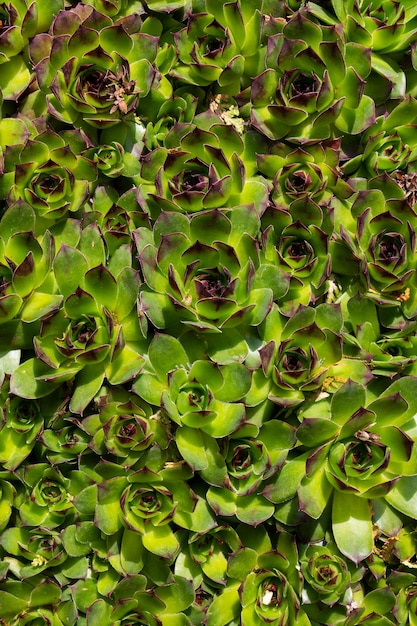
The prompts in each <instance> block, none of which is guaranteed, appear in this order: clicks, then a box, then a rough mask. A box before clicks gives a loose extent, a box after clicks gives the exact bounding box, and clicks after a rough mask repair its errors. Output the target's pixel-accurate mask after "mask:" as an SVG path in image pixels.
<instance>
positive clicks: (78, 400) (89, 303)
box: [11, 224, 144, 413]
mask: <svg viewBox="0 0 417 626" xmlns="http://www.w3.org/2000/svg"><path fill="white" fill-rule="evenodd" d="M79 248H80V249H78V248H76V247H72V246H68V245H66V244H62V245H61V247H60V249H59V250H58V252H57V254H56V256H55V259H54V277H55V279H56V281H57V283H58V285H59V287H60V289H61V292H62V293H63V294H64V295H65V300H64V301H63V306H62V307H61V308H59V309H58V310H56V311H54V312H52V314H51V315H49V316H48V317H46V318H44V319H43V320H42V323H41V328H40V333H39V335H37V336H36V337H35V338H34V348H35V353H36V357H35V358H29V359H28V360H26V361H24V362H23V363H22V364H21V365H20V366H19V368H17V369H16V370H15V371H14V373H13V374H14V375H13V378H12V382H11V389H13V392H14V393H16V395H19V396H21V397H24V398H39V397H43V396H47V395H49V394H50V393H52V392H53V391H55V390H56V389H57V387H59V386H60V385H61V384H62V383H65V382H67V381H69V380H73V379H74V377H75V376H77V375H78V376H77V380H76V382H75V386H76V387H77V386H78V392H76V390H75V388H74V392H73V396H72V402H71V403H70V407H69V408H70V410H71V411H72V412H75V413H82V412H83V411H84V409H85V408H86V406H87V405H88V403H89V402H90V401H91V399H92V398H93V397H94V396H95V395H96V393H98V391H99V390H100V388H101V386H102V384H103V381H104V379H105V378H106V379H107V380H109V381H111V384H116V385H117V384H120V383H123V382H126V381H128V380H131V379H132V378H133V377H134V376H135V375H136V374H137V372H138V371H139V370H140V369H141V367H142V365H143V362H144V361H143V357H142V355H141V349H142V347H143V346H141V341H140V339H138V338H139V337H141V336H142V333H141V330H140V326H139V320H138V316H137V313H136V306H135V305H136V299H137V289H138V278H137V274H136V272H135V270H133V268H132V267H130V266H129V265H126V264H125V263H122V264H121V267H120V265H119V264H117V263H116V264H115V266H114V268H113V269H114V272H115V275H113V274H112V272H111V271H110V270H108V269H107V268H106V267H105V265H104V264H105V262H106V254H105V245H104V241H103V237H102V234H101V231H100V229H99V228H98V226H97V225H96V224H90V225H88V226H86V228H85V229H84V230H83V231H82V235H81V237H80V241H79ZM122 260H123V261H126V258H125V257H123V258H122ZM127 260H128V261H129V262H130V261H131V259H130V255H129V254H128V256H127ZM68 263H72V264H73V265H72V267H74V268H77V269H74V272H73V273H72V274H69V273H68ZM96 263H98V265H96ZM116 278H117V280H116ZM31 381H32V382H31Z"/></svg>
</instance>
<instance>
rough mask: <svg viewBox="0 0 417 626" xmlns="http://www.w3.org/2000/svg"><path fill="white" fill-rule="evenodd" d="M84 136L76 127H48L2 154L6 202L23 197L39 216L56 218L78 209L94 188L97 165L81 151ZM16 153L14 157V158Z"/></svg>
mask: <svg viewBox="0 0 417 626" xmlns="http://www.w3.org/2000/svg"><path fill="white" fill-rule="evenodd" d="M86 148H87V140H86V137H85V136H84V135H83V134H82V133H81V132H80V131H78V130H75V129H73V130H67V131H65V132H63V133H60V134H58V133H55V132H54V131H52V130H51V129H47V130H45V131H43V132H41V133H39V134H38V135H36V136H35V137H33V139H28V140H27V141H26V142H25V144H24V145H23V146H22V148H21V150H20V151H19V153H18V154H16V152H17V147H16V146H13V148H12V149H11V151H10V154H8V153H7V150H6V154H5V173H4V180H3V182H2V190H3V193H4V191H5V189H6V186H7V187H9V191H8V193H7V202H8V203H9V204H11V203H13V202H16V201H18V200H22V201H24V202H26V203H28V204H29V205H30V206H31V207H32V208H33V209H34V210H35V211H36V213H37V215H39V216H40V217H45V218H47V219H51V220H52V219H54V220H57V219H59V218H61V217H63V216H64V215H66V214H67V212H68V211H70V212H76V211H78V210H79V209H80V208H81V207H82V205H83V204H84V202H85V201H86V200H87V199H88V197H89V194H90V193H91V192H92V190H93V189H94V184H95V181H96V178H97V171H96V166H95V165H94V163H93V162H92V161H90V159H88V158H87V157H85V156H84V155H83V154H82V152H84V151H85V150H86ZM16 156H17V159H16Z"/></svg>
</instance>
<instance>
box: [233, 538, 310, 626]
mask: <svg viewBox="0 0 417 626" xmlns="http://www.w3.org/2000/svg"><path fill="white" fill-rule="evenodd" d="M283 537H285V539H284V541H283V540H282V539H283ZM280 548H281V550H282V552H281V550H280ZM297 565H298V560H297V553H296V550H295V547H294V546H293V545H291V540H290V539H289V538H286V536H285V535H280V538H279V539H278V549H277V550H276V551H271V552H265V553H264V554H260V555H259V556H258V560H257V569H256V571H252V572H250V573H249V574H248V576H247V577H246V578H245V580H244V581H243V582H242V584H241V586H240V588H239V597H240V601H241V603H242V611H241V623H245V624H246V623H249V624H251V623H252V624H256V623H258V624H263V623H267V624H273V625H274V626H278V625H279V624H282V625H283V626H284V625H288V626H290V624H295V623H297V624H303V626H308V625H310V620H309V618H308V617H307V614H306V613H305V612H304V609H303V607H302V606H301V600H300V595H299V594H300V592H301V589H300V579H299V576H298V571H297V569H296V566H297ZM292 568H294V569H292Z"/></svg>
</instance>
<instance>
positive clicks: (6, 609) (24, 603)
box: [0, 589, 28, 619]
mask: <svg viewBox="0 0 417 626" xmlns="http://www.w3.org/2000/svg"><path fill="white" fill-rule="evenodd" d="M22 591H23V589H22ZM27 608H28V599H27V600H26V599H23V598H19V597H16V596H15V595H13V594H11V593H8V592H7V591H1V590H0V615H1V616H2V618H3V619H12V618H13V617H16V616H17V615H19V614H20V613H22V612H23V611H24V610H25V609H27Z"/></svg>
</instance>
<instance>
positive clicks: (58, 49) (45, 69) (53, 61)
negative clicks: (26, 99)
mask: <svg viewBox="0 0 417 626" xmlns="http://www.w3.org/2000/svg"><path fill="white" fill-rule="evenodd" d="M132 17H133V18H134V19H133V20H132V19H129V18H128V17H126V18H125V19H124V20H123V19H122V20H121V22H120V23H119V24H114V23H113V21H112V19H111V18H110V17H109V16H106V15H103V14H101V13H99V12H98V11H95V10H93V7H92V6H91V5H88V4H86V5H81V4H77V5H76V6H75V7H74V8H72V9H70V10H68V11H67V10H64V11H60V12H59V13H58V14H57V15H56V17H55V19H54V21H53V24H52V26H51V31H50V34H43V33H42V34H40V35H38V36H37V37H34V39H33V40H32V41H31V44H30V54H31V60H32V63H33V65H34V69H35V73H36V77H37V81H38V84H39V87H40V89H41V90H43V91H44V93H45V94H46V104H47V111H48V113H49V114H50V115H52V116H54V117H56V118H57V119H58V120H60V121H62V122H65V123H67V124H73V125H75V126H77V127H79V126H83V124H84V123H86V124H88V125H90V126H93V127H97V128H105V127H106V126H112V125H114V124H118V123H119V122H120V121H121V120H122V119H123V118H124V116H126V115H128V114H129V113H131V112H132V113H134V112H135V111H136V108H137V105H138V100H139V97H144V96H146V95H147V94H148V92H149V90H150V89H151V87H152V86H153V85H156V84H157V70H156V68H155V66H154V65H153V64H152V63H153V61H154V60H155V55H156V52H157V38H156V37H153V36H152V35H147V34H146V33H140V32H138V31H139V29H140V25H141V19H140V16H139V15H138V14H136V15H135V14H132ZM58 42H59V43H58ZM52 52H53V53H52Z"/></svg>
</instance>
